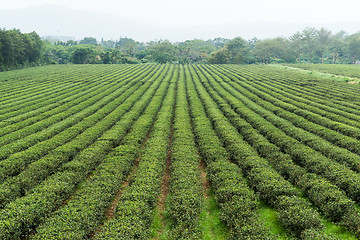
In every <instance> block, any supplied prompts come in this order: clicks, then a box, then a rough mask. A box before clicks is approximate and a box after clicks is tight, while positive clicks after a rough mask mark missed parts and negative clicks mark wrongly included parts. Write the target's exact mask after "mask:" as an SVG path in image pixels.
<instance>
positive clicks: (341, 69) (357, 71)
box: [286, 63, 360, 80]
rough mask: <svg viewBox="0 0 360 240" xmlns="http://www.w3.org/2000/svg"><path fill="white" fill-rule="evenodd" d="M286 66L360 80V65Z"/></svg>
mask: <svg viewBox="0 0 360 240" xmlns="http://www.w3.org/2000/svg"><path fill="white" fill-rule="evenodd" d="M286 66H290V67H296V68H301V69H305V70H309V71H318V72H322V73H329V74H333V75H336V76H346V77H352V78H356V79H357V80H360V65H359V64H348V65H345V64H305V63H303V64H286Z"/></svg>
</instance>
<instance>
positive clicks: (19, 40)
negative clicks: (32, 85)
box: [0, 27, 360, 70]
mask: <svg viewBox="0 0 360 240" xmlns="http://www.w3.org/2000/svg"><path fill="white" fill-rule="evenodd" d="M359 60H360V32H357V33H355V34H351V35H349V34H347V33H346V32H344V31H340V32H338V33H332V32H331V31H330V30H327V29H325V28H321V29H315V28H310V27H308V28H305V29H303V30H302V31H300V32H296V33H295V34H293V35H292V36H290V37H289V38H284V37H277V38H271V39H264V40H258V39H257V38H253V39H251V40H245V39H243V38H241V37H236V38H233V39H226V38H220V37H219V38H215V39H210V40H206V41H205V40H200V39H193V40H186V41H184V42H175V43H172V42H170V41H168V40H156V41H150V42H147V43H144V42H138V41H136V40H134V39H132V38H128V37H120V38H119V39H118V40H115V41H114V40H107V41H105V40H103V39H101V41H98V40H97V39H95V38H93V37H85V38H84V39H82V40H81V41H74V40H70V41H66V42H64V41H57V42H50V41H48V40H41V39H40V37H39V36H38V34H36V33H35V32H32V33H27V34H24V33H21V32H20V31H19V30H5V29H3V30H0V70H5V69H11V68H17V67H21V66H32V65H36V64H70V63H73V64H124V63H128V64H138V63H148V62H152V63H181V64H188V63H214V64H228V63H230V64H254V63H266V64H268V63H304V62H306V63H332V64H336V63H345V64H351V63H357V62H358V61H359Z"/></svg>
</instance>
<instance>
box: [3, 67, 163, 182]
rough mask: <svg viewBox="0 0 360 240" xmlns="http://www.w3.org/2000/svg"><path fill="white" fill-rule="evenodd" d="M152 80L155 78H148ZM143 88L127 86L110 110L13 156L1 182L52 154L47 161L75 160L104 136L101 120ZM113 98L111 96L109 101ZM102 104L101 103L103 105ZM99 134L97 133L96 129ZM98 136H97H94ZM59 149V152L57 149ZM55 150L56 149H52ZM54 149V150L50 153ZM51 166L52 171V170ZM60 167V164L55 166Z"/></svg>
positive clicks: (136, 82)
mask: <svg viewBox="0 0 360 240" xmlns="http://www.w3.org/2000/svg"><path fill="white" fill-rule="evenodd" d="M155 72H156V71H152V74H155ZM148 77H153V78H156V77H154V76H153V75H150V74H149V75H148ZM140 86H143V85H142V83H141V82H139V80H137V81H136V80H134V81H133V82H132V84H130V85H129V86H124V87H123V88H120V89H118V90H117V91H120V92H123V91H124V90H126V91H125V92H124V93H125V94H123V95H121V97H118V98H115V100H116V101H112V102H109V103H108V105H107V107H102V108H100V109H99V110H98V111H97V112H96V113H95V114H93V115H91V116H89V117H87V118H85V119H84V120H83V121H81V122H79V123H78V124H75V125H74V126H72V127H70V128H67V129H66V130H65V131H63V132H61V133H60V134H57V135H56V136H54V137H53V138H51V139H49V140H46V141H43V142H40V143H38V144H36V145H34V146H33V147H30V148H29V149H27V150H25V151H22V152H19V153H16V154H13V155H12V156H11V157H9V158H7V159H6V160H3V161H0V167H1V168H0V180H1V181H0V182H3V181H4V180H5V179H6V178H8V177H10V176H14V175H17V174H19V173H20V172H21V171H22V170H23V169H25V167H27V165H28V164H30V163H32V162H34V161H36V160H38V159H39V157H41V156H43V155H44V154H48V153H49V154H50V156H44V158H45V159H47V160H45V162H48V161H50V162H53V164H55V163H56V162H59V161H60V162H63V161H67V160H68V159H70V158H72V157H73V156H74V154H76V152H78V151H79V150H81V149H84V148H85V147H86V146H88V145H89V144H91V143H92V142H93V141H95V139H96V138H97V137H99V136H100V135H99V134H102V133H101V131H100V130H99V129H98V128H99V127H98V125H99V123H98V122H99V121H100V120H101V119H103V118H104V117H105V116H107V115H108V114H109V113H111V112H112V111H113V110H114V109H115V108H116V107H118V106H119V104H123V103H124V101H126V99H127V98H128V97H131V95H132V94H133V93H134V92H135V91H136V90H137V89H138V88H139V87H140ZM107 98H111V96H107V97H106V98H105V100H104V101H105V103H106V99H107ZM100 105H101V103H100ZM93 129H94V130H95V131H94V130H93ZM94 133H96V134H94ZM54 147H55V149H53V148H54ZM52 149H53V150H52ZM50 150H51V151H50ZM51 166H52V165H51V164H50V166H49V167H48V168H50V169H52V168H51ZM55 166H57V165H55Z"/></svg>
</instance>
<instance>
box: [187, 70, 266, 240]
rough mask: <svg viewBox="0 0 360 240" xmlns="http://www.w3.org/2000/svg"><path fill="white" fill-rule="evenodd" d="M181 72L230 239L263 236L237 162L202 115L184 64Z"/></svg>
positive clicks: (254, 202)
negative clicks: (232, 161) (183, 72)
mask: <svg viewBox="0 0 360 240" xmlns="http://www.w3.org/2000/svg"><path fill="white" fill-rule="evenodd" d="M185 76H186V80H185V83H186V92H187V98H188V102H189V106H190V115H191V119H192V127H193V129H194V134H195V136H196V142H197V144H198V146H199V150H200V153H201V155H202V157H203V158H204V160H205V161H206V165H207V167H206V169H207V170H208V173H209V180H210V182H211V184H212V188H213V190H214V194H215V198H216V202H217V204H218V206H219V207H220V209H221V212H222V214H221V215H220V217H221V219H222V220H223V221H224V222H225V223H226V225H227V226H228V228H229V230H230V235H231V238H233V239H242V238H243V239H246V238H250V237H254V238H255V237H256V238H259V239H265V238H266V235H267V230H266V229H265V227H264V224H263V223H262V222H261V221H260V220H259V218H258V198H257V196H256V194H255V193H254V192H253V191H252V190H251V189H250V188H249V187H248V186H247V184H246V181H245V179H244V177H243V176H242V174H241V170H240V169H239V168H238V166H237V165H236V164H234V163H231V162H230V161H228V159H229V154H228V153H227V152H226V150H225V148H224V147H223V146H222V145H223V144H222V143H221V140H220V139H219V138H218V137H217V135H216V133H215V132H214V130H213V128H212V123H211V121H210V120H209V119H208V118H207V116H206V113H205V109H204V107H203V105H202V102H201V101H200V99H199V97H198V95H197V93H196V90H195V87H194V84H193V82H192V81H191V79H192V78H193V77H192V74H191V72H190V70H189V69H188V67H186V68H185ZM194 77H196V76H194Z"/></svg>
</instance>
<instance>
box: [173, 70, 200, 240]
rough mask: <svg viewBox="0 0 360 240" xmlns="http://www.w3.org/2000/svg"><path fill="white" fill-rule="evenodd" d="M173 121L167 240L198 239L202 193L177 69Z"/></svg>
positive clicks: (187, 108) (197, 157) (180, 71)
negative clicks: (169, 221) (169, 226)
mask: <svg viewBox="0 0 360 240" xmlns="http://www.w3.org/2000/svg"><path fill="white" fill-rule="evenodd" d="M178 78H179V79H178V85H177V94H176V105H175V112H174V114H175V117H174V125H173V135H172V140H171V165H170V172H171V178H170V193H169V196H170V197H169V208H168V214H169V217H170V218H171V220H172V227H171V229H170V236H168V237H169V238H170V239H197V238H199V217H200V213H201V210H202V203H203V198H202V190H201V183H200V172H199V164H200V160H199V156H198V154H197V149H196V145H195V141H194V135H193V132H192V128H191V123H190V116H189V107H188V105H187V104H188V103H187V99H186V92H185V76H184V68H183V66H180V67H179V76H178Z"/></svg>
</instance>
